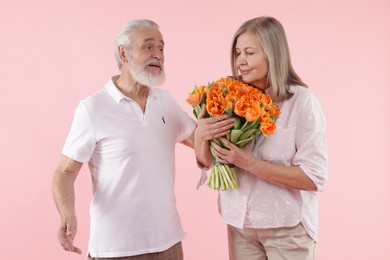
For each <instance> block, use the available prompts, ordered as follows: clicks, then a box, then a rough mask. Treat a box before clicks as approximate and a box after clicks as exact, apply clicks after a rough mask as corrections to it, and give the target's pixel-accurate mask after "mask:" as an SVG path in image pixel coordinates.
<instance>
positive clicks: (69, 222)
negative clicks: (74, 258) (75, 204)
mask: <svg viewBox="0 0 390 260" xmlns="http://www.w3.org/2000/svg"><path fill="white" fill-rule="evenodd" d="M76 233H77V219H76V216H74V215H70V216H66V217H62V218H61V226H60V228H59V229H58V240H59V241H60V244H61V246H62V248H63V249H64V250H65V251H70V252H74V253H77V254H81V253H82V252H81V249H80V248H78V247H75V246H74V245H73V240H74V238H75V237H76Z"/></svg>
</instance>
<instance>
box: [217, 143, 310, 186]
mask: <svg viewBox="0 0 390 260" xmlns="http://www.w3.org/2000/svg"><path fill="white" fill-rule="evenodd" d="M221 141H223V142H224V143H225V145H226V146H227V147H228V148H229V149H230V150H228V149H224V148H222V147H220V146H218V145H217V144H214V143H213V144H212V145H213V148H214V150H215V153H216V155H217V157H218V160H219V162H221V163H224V164H229V163H230V164H234V165H236V166H237V167H239V168H241V169H244V170H246V171H248V172H250V173H252V174H254V175H255V176H257V177H259V178H262V179H263V180H266V181H269V182H273V183H276V184H279V185H283V186H286V187H289V188H295V189H299V190H310V191H316V190H317V187H316V185H315V184H314V183H313V181H312V180H311V179H310V178H309V177H308V176H307V175H306V174H305V172H304V171H303V170H302V169H301V168H300V167H299V166H280V165H276V164H273V163H269V162H265V161H262V160H257V159H256V158H255V157H254V155H253V153H252V151H251V148H250V146H249V145H248V146H246V147H244V148H239V147H237V146H235V145H234V144H232V143H230V142H229V141H228V140H227V139H225V138H221Z"/></svg>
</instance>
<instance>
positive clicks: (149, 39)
mask: <svg viewBox="0 0 390 260" xmlns="http://www.w3.org/2000/svg"><path fill="white" fill-rule="evenodd" d="M155 40H156V39H155V38H153V37H150V38H146V39H144V43H147V42H150V41H155ZM160 42H161V43H162V44H163V45H165V43H164V41H163V40H161V41H160Z"/></svg>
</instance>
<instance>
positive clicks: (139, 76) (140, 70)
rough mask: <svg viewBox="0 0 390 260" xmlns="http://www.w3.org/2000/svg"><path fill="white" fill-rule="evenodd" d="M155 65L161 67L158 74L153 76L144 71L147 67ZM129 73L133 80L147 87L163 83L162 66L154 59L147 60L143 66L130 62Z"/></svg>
mask: <svg viewBox="0 0 390 260" xmlns="http://www.w3.org/2000/svg"><path fill="white" fill-rule="evenodd" d="M156 63H158V64H159V65H160V67H161V71H160V72H159V73H158V74H156V75H155V74H153V73H150V72H148V71H147V70H146V67H147V66H148V65H150V64H156ZM129 71H130V74H131V76H132V77H133V79H134V80H136V81H137V82H138V83H140V84H141V85H144V86H147V87H155V86H159V85H161V84H163V83H164V81H165V73H164V66H163V65H162V64H161V62H160V61H156V60H155V59H151V60H148V61H147V62H146V63H145V64H139V63H137V62H136V61H133V60H130V62H129Z"/></svg>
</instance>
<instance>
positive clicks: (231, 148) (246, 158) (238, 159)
mask: <svg viewBox="0 0 390 260" xmlns="http://www.w3.org/2000/svg"><path fill="white" fill-rule="evenodd" d="M220 140H221V141H222V142H223V143H224V144H225V146H226V147H227V148H228V149H225V148H223V147H221V146H219V145H217V144H216V143H214V142H213V143H212V146H213V149H214V152H215V155H216V156H217V158H218V161H219V162H220V163H223V164H234V165H235V166H237V167H239V168H241V169H245V170H247V169H248V166H249V165H251V164H252V163H254V161H256V158H255V157H254V156H253V153H252V149H251V146H250V145H246V146H245V147H244V148H240V147H237V146H235V145H234V144H232V143H231V142H229V141H228V140H227V139H226V138H223V137H222V138H220Z"/></svg>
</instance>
